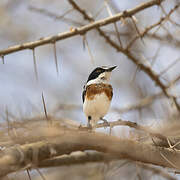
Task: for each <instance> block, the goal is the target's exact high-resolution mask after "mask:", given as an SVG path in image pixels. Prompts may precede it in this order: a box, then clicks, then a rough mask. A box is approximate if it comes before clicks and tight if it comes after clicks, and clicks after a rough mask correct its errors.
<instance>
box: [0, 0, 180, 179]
mask: <svg viewBox="0 0 180 180" xmlns="http://www.w3.org/2000/svg"><path fill="white" fill-rule="evenodd" d="M17 2H18V3H17V4H16V3H15V4H13V3H12V2H10V1H7V2H6V6H5V5H3V4H1V9H3V11H1V16H2V17H3V18H6V21H3V22H4V26H3V23H1V24H2V25H1V26H2V27H3V28H4V29H5V30H4V31H3V30H1V31H0V33H1V34H2V35H3V39H4V40H3V41H2V42H5V41H9V39H8V38H10V37H11V36H12V37H14V36H15V37H16V38H14V39H13V38H10V39H12V41H13V42H16V43H17V44H18V45H15V46H9V47H8V48H6V46H2V45H1V50H0V56H1V58H2V64H1V66H0V68H3V66H7V68H8V61H10V60H8V56H12V57H15V56H14V54H18V53H22V52H23V51H26V50H28V51H30V52H31V53H32V54H31V59H33V66H34V74H35V77H33V78H34V79H36V80H35V81H36V85H34V89H35V88H36V86H37V84H38V83H41V80H42V75H43V76H44V79H45V81H44V79H43V81H44V82H45V83H47V85H46V86H50V85H51V84H50V83H49V82H50V81H51V82H53V80H54V79H49V74H48V73H46V72H44V74H43V72H42V71H41V69H43V68H44V67H43V66H39V67H38V65H37V64H38V60H39V57H38V55H37V53H36V52H37V50H38V48H40V47H43V46H44V45H49V49H50V50H51V51H52V52H53V58H54V64H55V67H56V68H55V69H54V71H56V73H57V74H58V76H60V77H61V78H64V76H63V75H62V72H61V70H62V69H63V68H65V67H66V69H69V71H71V69H72V68H74V71H73V72H71V76H72V77H73V78H74V81H75V83H76V85H75V84H74V83H73V82H72V83H71V82H70V83H69V84H68V85H67V82H65V83H64V89H63V91H62V93H61V94H58V93H55V97H56V98H57V99H60V101H59V102H58V101H57V103H56V105H55V106H53V108H49V109H48V105H49V104H48V102H47V101H46V100H47V96H45V97H44V95H43V94H42V96H41V98H40V99H41V101H42V105H43V108H42V109H43V111H41V112H38V110H37V111H36V112H31V115H29V116H28V115H22V116H17V114H16V113H14V112H12V111H11V107H9V106H8V107H6V109H5V111H4V110H2V108H1V114H0V116H1V123H0V147H1V149H0V177H1V178H2V179H64V178H66V179H152V178H153V179H156V178H158V179H160V178H161V179H171V180H172V179H173V180H174V179H178V177H179V173H180V114H179V112H180V101H179V97H180V93H179V92H180V86H179V80H180V72H179V69H180V64H179V60H180V57H178V56H179V49H180V38H179V37H180V24H179V22H180V8H179V7H180V2H179V1H178V0H177V1H175V0H173V1H168V0H149V1H144V2H140V1H138V2H139V3H138V2H136V4H133V6H130V7H131V8H125V9H124V10H121V8H122V7H121V4H120V3H119V2H116V1H110V0H109V1H108V0H101V1H98V2H96V1H92V2H93V3H97V6H95V5H94V4H91V3H90V2H83V1H81V0H76V1H75V0H68V1H66V2H65V1H62V2H56V3H55V5H57V4H59V5H58V8H59V7H61V5H62V7H63V8H64V9H66V11H63V12H64V13H62V14H58V13H55V10H54V12H53V11H50V10H49V9H48V5H49V4H50V2H49V1H48V0H47V1H44V2H41V1H39V3H40V5H43V4H44V6H45V7H44V6H42V7H40V5H36V3H35V2H34V1H32V2H31V3H30V4H28V5H27V6H26V5H25V6H26V10H28V12H30V14H31V15H33V14H34V15H35V16H36V15H37V16H38V15H40V16H41V18H42V19H43V18H47V17H48V18H49V19H50V20H51V19H55V20H56V21H57V22H63V23H66V24H70V25H68V30H67V31H64V32H61V33H59V32H58V31H57V32H58V33H57V34H55V35H50V36H44V37H43V38H42V37H41V38H40V39H38V40H32V37H30V34H32V32H33V31H35V30H36V29H35V28H34V29H33V30H32V29H29V30H27V29H26V28H25V27H22V28H24V32H23V33H22V30H21V31H20V29H19V28H18V25H17V24H16V23H15V22H13V23H12V22H11V20H12V19H11V18H12V17H11V16H10V15H9V14H8V11H6V10H7V9H8V8H10V9H13V8H16V6H18V5H19V4H21V3H22V1H17ZM60 4H61V5H60ZM122 9H123V8H122ZM61 11H62V9H61ZM71 13H74V14H73V15H72V16H71ZM91 14H93V15H91ZM99 16H100V17H99ZM1 21H2V20H1ZM8 23H9V24H10V27H11V28H12V29H11V28H10V29H11V30H12V31H13V33H11V32H10V30H9V31H8V33H10V34H11V36H9V34H8V33H5V31H6V30H7V29H8V28H7V25H8ZM53 23H55V22H53ZM61 26H62V25H61ZM61 26H60V27H61ZM2 27H1V28H2ZM15 27H16V28H15ZM62 27H63V26H62ZM47 29H48V28H47ZM31 31H32V32H31ZM25 32H26V33H25ZM3 33H4V34H3ZM89 33H90V35H89ZM91 33H93V34H91ZM6 35H8V38H7V37H6ZM18 36H21V38H18ZM75 37H76V39H75ZM29 39H30V40H32V41H29ZM66 40H70V41H68V42H66ZM93 41H95V43H96V45H93V43H92V42H93ZM21 42H22V44H21ZM58 43H59V44H60V43H61V48H59V44H58ZM63 43H66V45H65V46H69V47H70V48H71V50H70V51H72V52H70V51H69V52H68V56H67V55H66V56H65V57H66V59H65V60H64V61H68V60H69V62H66V64H65V65H64V66H63V65H62V64H61V62H58V61H59V59H60V57H59V54H61V53H62V52H64V53H66V52H65V51H66V50H64V49H65V46H63ZM81 44H82V46H81V47H80V45H81ZM8 45H9V44H8ZM82 47H83V48H84V49H85V51H86V54H87V55H88V58H89V59H90V60H89V62H88V63H90V64H96V63H95V62H96V61H98V56H99V57H106V56H108V58H107V59H108V61H109V63H110V64H116V65H117V66H118V67H119V72H120V71H121V73H120V74H118V72H115V73H114V74H113V75H114V78H115V79H116V81H114V82H113V86H114V89H118V88H121V95H117V96H115V97H114V98H115V100H114V101H116V103H117V104H118V103H119V102H118V101H119V100H118V99H116V97H118V96H120V99H121V97H123V98H124V97H125V96H126V94H125V93H124V92H125V91H126V90H125V89H126V88H127V89H128V90H129V91H130V92H131V93H130V94H131V95H129V96H130V97H131V96H132V97H134V99H136V101H133V102H131V100H128V103H124V104H126V105H124V106H121V107H119V106H114V105H113V106H112V108H111V115H112V116H110V118H108V120H109V122H110V123H109V124H106V123H99V124H97V127H96V131H93V132H92V131H90V130H89V129H87V128H86V126H85V125H82V123H79V122H78V121H75V119H76V117H77V116H78V118H79V119H81V122H83V124H85V121H84V119H85V118H84V116H82V113H80V112H81V111H82V110H81V109H82V104H80V103H81V102H80V100H79V101H78V102H77V103H72V104H71V103H66V102H67V101H66V99H68V98H69V99H70V101H69V102H71V101H72V102H73V100H72V99H73V97H74V94H80V93H81V92H80V87H79V89H78V87H77V84H79V85H78V86H81V85H82V81H83V80H82V77H83V76H87V75H88V72H89V71H88V70H87V68H88V65H87V61H86V62H82V61H84V60H83V59H82V57H83V56H82V52H81V50H80V49H82ZM98 48H99V49H98ZM72 49H75V50H72ZM63 50H64V51H63ZM45 51H46V50H44V51H43V53H44V54H46V55H47V52H45ZM75 51H77V52H78V53H77V52H76V53H75ZM96 51H98V52H99V51H101V53H102V54H103V55H99V54H98V53H97V52H96ZM49 52H50V51H48V53H49ZM52 52H51V53H52ZM69 53H70V55H71V56H72V57H71V58H70V57H69V56H70V55H69ZM73 53H74V55H73ZM96 53H97V54H96ZM62 54H63V53H62ZM76 55H77V56H78V57H75V56H76ZM22 56H23V54H22ZM96 56H97V57H96ZM113 57H114V58H115V59H116V60H115V61H114V60H113ZM6 58H7V59H6ZM29 59H30V58H29ZM51 59H52V58H51ZM119 59H122V60H124V64H123V63H122V62H121V61H120V60H119ZM75 60H76V61H78V62H76V63H77V64H75V62H74V61H75ZM13 61H17V63H18V58H14V59H13ZM51 62H52V61H51ZM41 63H42V64H43V62H41ZM73 63H74V64H73ZM102 63H105V61H103V60H99V64H102ZM128 63H129V64H128ZM103 65H104V64H103ZM46 66H47V65H46ZM77 66H78V67H77ZM95 66H96V65H95ZM126 66H128V67H126ZM124 68H125V69H124ZM82 69H83V70H82ZM31 70H32V71H33V69H31ZM127 70H128V72H124V71H127ZM15 71H16V69H15ZM75 71H76V72H82V76H81V79H80V78H79V79H77V80H75V77H76V76H74V75H72V74H73V73H74V74H75ZM130 74H131V75H130ZM1 75H2V73H1ZM39 76H40V77H39ZM121 76H122V77H121ZM129 76H131V78H129ZM72 77H71V78H72ZM51 78H52V77H51ZM112 78H113V77H112ZM83 79H85V78H83ZM130 79H131V80H130ZM6 83H8V82H6ZM1 85H3V84H1ZM54 86H55V88H56V85H54ZM72 87H73V88H74V89H73V90H74V91H75V93H72ZM123 87H124V90H123ZM43 91H46V89H43ZM123 91H124V92H123ZM115 92H117V93H118V91H115ZM123 93H124V94H123ZM123 98H122V99H123ZM74 112H76V113H77V114H76V115H75V114H74ZM113 113H114V114H116V115H118V116H116V117H118V118H116V119H115V120H114V119H113V118H112V119H113V120H112V119H111V117H113ZM128 113H129V114H128ZM67 114H68V115H67ZM124 114H125V115H124ZM66 115H67V118H66ZM123 115H124V116H123ZM126 115H127V116H126ZM128 115H129V116H128ZM131 116H132V117H131ZM82 119H83V120H82ZM119 127H121V128H119ZM127 127H128V128H127ZM99 129H101V130H99ZM125 131H126V132H125ZM127 132H128V133H127Z"/></svg>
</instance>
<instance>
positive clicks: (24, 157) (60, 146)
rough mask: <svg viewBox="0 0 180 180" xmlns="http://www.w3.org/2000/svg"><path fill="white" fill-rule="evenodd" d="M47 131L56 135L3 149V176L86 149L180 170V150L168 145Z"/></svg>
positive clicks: (87, 133)
mask: <svg viewBox="0 0 180 180" xmlns="http://www.w3.org/2000/svg"><path fill="white" fill-rule="evenodd" d="M47 133H50V134H53V135H54V136H53V137H51V138H49V139H47V140H44V141H40V142H36V143H32V144H25V145H22V146H18V147H17V146H14V147H11V148H6V149H5V150H3V151H1V152H0V157H1V158H0V176H5V175H7V174H8V173H11V172H14V171H17V170H20V169H22V168H26V167H27V165H29V164H33V163H36V164H35V165H36V166H38V164H39V162H41V161H43V160H46V159H48V158H52V157H55V156H60V155H63V154H69V153H71V152H74V151H84V150H96V151H99V152H103V153H108V154H111V155H113V156H115V157H117V158H123V159H130V160H134V161H140V162H144V163H150V164H154V165H159V166H164V167H169V168H174V167H176V168H177V169H180V161H179V159H180V153H179V152H175V151H173V150H171V149H168V148H160V147H155V146H152V145H147V144H143V143H140V142H136V141H132V140H129V139H120V138H117V137H112V136H108V135H105V134H102V133H94V132H87V131H73V130H71V131H70V130H64V131H63V130H61V131H59V130H57V129H54V128H48V132H47ZM55 133H56V134H55ZM162 154H163V156H161V155H162ZM164 157H166V158H164ZM34 160H36V161H34ZM170 162H172V163H170Z"/></svg>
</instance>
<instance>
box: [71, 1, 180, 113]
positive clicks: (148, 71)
mask: <svg viewBox="0 0 180 180" xmlns="http://www.w3.org/2000/svg"><path fill="white" fill-rule="evenodd" d="M68 1H69V3H71V5H72V6H73V7H74V9H76V10H77V11H79V12H80V13H81V14H82V15H83V17H84V19H86V20H88V21H89V22H94V19H93V18H92V17H90V16H89V15H88V14H87V13H86V11H85V10H83V9H81V8H80V7H79V6H78V5H77V3H75V2H74V0H68ZM159 3H160V2H159ZM178 7H179V5H176V6H175V7H174V8H173V9H172V10H171V11H170V13H169V14H168V15H167V17H169V16H170V15H171V14H172V13H173V12H174V11H175V10H176V9H177V8H178ZM132 15H133V14H132ZM132 15H131V16H129V17H132ZM167 17H164V18H161V20H160V21H159V22H158V23H156V24H154V25H152V26H150V27H148V28H147V29H146V30H145V31H144V33H143V36H144V35H145V34H146V33H147V32H148V31H149V30H151V29H152V28H154V27H156V26H157V25H159V24H161V23H162V22H163V21H164V20H165V19H167ZM123 18H124V17H123ZM133 22H134V21H133ZM134 23H135V22H134ZM96 29H97V31H98V32H99V34H100V35H101V36H102V37H103V38H104V39H105V40H106V41H107V43H109V44H110V45H111V46H112V47H113V48H115V49H116V50H117V51H118V52H121V53H123V54H124V55H126V56H127V57H128V58H129V59H130V60H131V61H132V62H133V63H134V64H136V65H137V66H138V68H140V69H141V70H142V71H144V72H145V73H146V74H148V75H149V77H150V78H151V79H152V80H153V81H154V82H155V83H156V84H157V85H158V86H159V87H160V88H161V90H162V91H163V93H164V94H165V95H166V96H167V97H169V98H171V99H172V100H173V101H174V104H175V106H176V108H177V110H178V111H180V105H179V104H178V101H177V99H176V98H175V97H173V96H171V95H170V94H169V93H168V91H167V90H166V86H165V85H164V84H163V83H162V82H161V80H160V79H159V77H158V74H156V72H155V71H153V70H152V68H151V67H150V66H147V65H145V64H144V63H143V61H139V59H137V58H136V57H135V56H134V55H133V54H132V53H131V52H130V51H129V47H130V46H131V43H130V45H129V46H127V48H125V49H124V48H122V47H120V46H119V45H118V44H117V43H116V42H114V41H113V40H111V39H110V37H108V36H107V35H106V34H105V32H104V31H102V30H101V29H100V27H96ZM143 36H141V34H140V33H138V36H137V37H135V38H134V40H133V41H132V43H134V41H135V40H136V39H137V38H138V37H143Z"/></svg>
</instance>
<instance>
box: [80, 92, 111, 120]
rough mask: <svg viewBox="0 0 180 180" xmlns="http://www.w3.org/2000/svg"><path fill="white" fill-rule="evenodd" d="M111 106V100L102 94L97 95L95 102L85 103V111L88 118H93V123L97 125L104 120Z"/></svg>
mask: <svg viewBox="0 0 180 180" xmlns="http://www.w3.org/2000/svg"><path fill="white" fill-rule="evenodd" d="M109 106H110V100H109V99H108V97H107V96H106V95H105V93H102V94H100V95H96V96H95V98H94V99H93V100H88V101H86V100H85V101H84V104H83V111H84V113H85V114H86V116H87V117H88V116H91V119H92V121H95V122H93V123H96V122H97V121H98V120H99V119H100V118H103V117H104V116H105V115H106V114H107V112H108V110H109Z"/></svg>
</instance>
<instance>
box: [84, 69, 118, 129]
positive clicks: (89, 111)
mask: <svg viewBox="0 0 180 180" xmlns="http://www.w3.org/2000/svg"><path fill="white" fill-rule="evenodd" d="M115 68H116V66H113V67H107V66H102V67H97V68H96V69H94V70H93V71H92V72H91V73H90V75H89V77H88V80H87V82H86V84H85V85H84V89H83V94H82V99H83V111H84V113H85V115H86V118H87V121H88V127H90V128H92V127H94V126H95V125H96V124H97V122H98V121H99V120H103V121H105V122H107V121H106V120H104V119H103V117H104V116H105V115H106V114H107V112H108V110H109V107H110V104H111V100H112V97H113V88H112V86H111V84H110V82H109V81H110V77H111V72H112V70H113V69H115Z"/></svg>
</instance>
